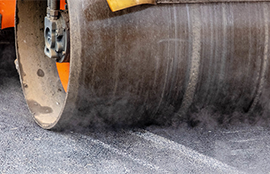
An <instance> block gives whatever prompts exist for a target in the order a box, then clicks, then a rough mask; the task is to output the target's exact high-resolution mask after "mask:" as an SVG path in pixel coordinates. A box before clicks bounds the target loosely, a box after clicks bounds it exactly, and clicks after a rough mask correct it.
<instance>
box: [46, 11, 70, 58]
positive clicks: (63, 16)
mask: <svg viewBox="0 0 270 174" xmlns="http://www.w3.org/2000/svg"><path fill="white" fill-rule="evenodd" d="M68 20H69V19H68V12H67V11H66V10H65V11H60V13H59V15H58V19H55V18H51V17H48V16H46V17H45V21H44V25H45V29H44V37H45V48H44V53H45V55H46V56H48V57H49V58H53V59H56V61H57V62H68V61H69V21H68Z"/></svg>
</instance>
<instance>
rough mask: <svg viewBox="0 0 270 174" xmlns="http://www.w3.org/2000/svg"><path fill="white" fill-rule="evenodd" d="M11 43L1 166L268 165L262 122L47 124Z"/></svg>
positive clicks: (181, 168)
mask: <svg viewBox="0 0 270 174" xmlns="http://www.w3.org/2000/svg"><path fill="white" fill-rule="evenodd" d="M0 48H1V49H2V53H3V49H4V47H0ZM5 49H6V48H5ZM12 50H13V47H12V46H9V47H8V50H5V51H7V52H5V54H4V55H6V56H4V57H5V59H4V58H3V55H2V58H0V61H2V64H0V173H12V174H14V173H110V174H111V173H117V174H119V173H226V174H227V173H266V174H269V173H270V165H269V163H270V158H269V155H270V129H269V128H268V127H263V126H260V125H253V126H251V125H246V124H240V123H237V124H234V125H223V126H222V127H208V126H205V127H202V126H201V127H195V128H191V127H189V126H188V125H187V124H185V123H183V124H182V126H181V127H180V128H171V127H163V128H162V127H157V126H148V127H146V128H145V129H139V128H138V129H136V128H135V129H134V128H133V129H131V128H130V129H127V128H125V129H121V128H119V129H117V130H115V129H108V128H107V129H101V128H100V129H96V130H92V129H88V130H84V131H83V132H52V131H46V130H43V129H41V128H39V127H38V126H37V125H36V124H35V123H34V121H33V120H32V118H31V115H30V114H29V112H28V109H27V106H26V103H25V101H24V98H23V94H22V91H21V88H20V83H19V80H18V77H17V75H16V73H14V72H15V69H14V67H13V64H11V62H12V61H13V58H14V53H13V52H12ZM0 52H1V51H0ZM12 55H13V57H12ZM0 57H1V55H0ZM7 59H9V61H8V62H9V63H5V64H4V63H3V60H7Z"/></svg>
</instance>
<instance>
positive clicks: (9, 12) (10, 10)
mask: <svg viewBox="0 0 270 174" xmlns="http://www.w3.org/2000/svg"><path fill="white" fill-rule="evenodd" d="M15 6H16V1H15V0H0V13H1V15H2V29H4V28H9V27H14V19H15Z"/></svg>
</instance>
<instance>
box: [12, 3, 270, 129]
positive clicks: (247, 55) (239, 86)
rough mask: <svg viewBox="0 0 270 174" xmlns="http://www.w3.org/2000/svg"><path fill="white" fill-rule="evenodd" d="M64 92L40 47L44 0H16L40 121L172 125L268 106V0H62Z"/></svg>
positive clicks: (20, 43)
mask: <svg viewBox="0 0 270 174" xmlns="http://www.w3.org/2000/svg"><path fill="white" fill-rule="evenodd" d="M68 6H69V17H70V19H69V20H70V42H71V46H70V47H71V50H70V51H71V53H70V54H71V58H70V78H69V86H68V90H67V92H65V91H64V89H63V87H62V85H61V82H60V80H59V77H58V74H57V70H56V66H55V62H54V61H53V60H51V59H49V58H47V57H46V56H45V55H44V52H43V49H44V37H43V30H44V24H43V22H44V16H45V15H46V1H30V0H18V1H17V17H16V20H17V21H16V22H17V25H16V43H17V57H18V69H19V73H20V77H21V83H22V87H23V91H24V94H25V98H26V100H27V104H28V106H29V109H30V111H31V113H32V114H33V117H34V119H35V121H36V122H37V123H38V124H39V125H40V126H41V127H43V128H45V129H61V128H67V127H71V128H72V127H73V126H74V125H81V126H88V125H111V124H112V125H146V124H150V123H155V124H161V125H170V124H172V123H177V122H179V121H182V120H195V121H194V123H196V117H195V116H196V114H197V115H198V113H201V112H207V113H209V114H210V115H218V116H216V117H217V119H218V121H219V122H220V123H222V122H224V121H226V119H230V118H232V117H233V116H234V114H236V113H237V114H241V115H243V119H248V120H251V121H252V116H253V115H254V114H259V115H260V117H267V116H268V115H269V114H270V111H269V110H270V104H269V103H270V102H269V99H270V64H269V53H270V51H269V31H270V30H269V29H270V26H269V25H270V3H268V2H257V3H254V2H253V3H245V2H242V3H206V4H162V5H143V6H137V7H133V8H129V9H125V10H122V11H119V12H115V13H113V12H111V11H110V9H109V7H108V5H107V2H106V1H105V0H91V1H90V0H68Z"/></svg>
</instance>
